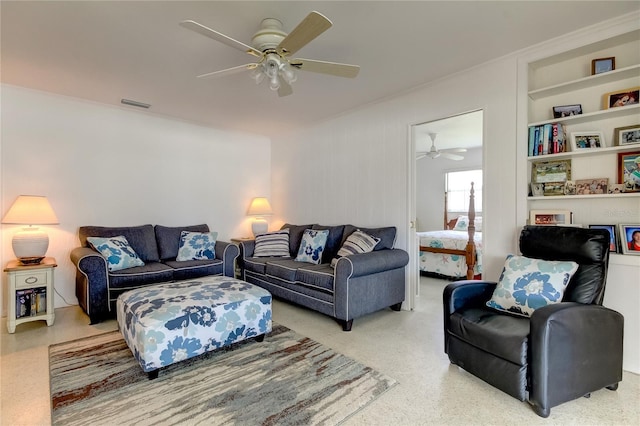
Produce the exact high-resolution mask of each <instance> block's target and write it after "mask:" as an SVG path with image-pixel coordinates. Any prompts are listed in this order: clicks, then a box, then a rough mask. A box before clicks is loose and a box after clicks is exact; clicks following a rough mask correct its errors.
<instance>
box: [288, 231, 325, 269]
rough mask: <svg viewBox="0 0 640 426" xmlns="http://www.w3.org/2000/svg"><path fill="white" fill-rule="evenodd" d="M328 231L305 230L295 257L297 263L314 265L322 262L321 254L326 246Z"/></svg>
mask: <svg viewBox="0 0 640 426" xmlns="http://www.w3.org/2000/svg"><path fill="white" fill-rule="evenodd" d="M328 237H329V230H328V229H325V230H322V231H320V230H316V229H305V230H304V234H302V241H301V242H300V248H299V249H298V255H297V256H296V259H295V260H296V261H297V262H308V263H315V264H316V265H317V264H319V263H320V262H321V261H322V252H323V251H324V246H325V245H326V244H327V238H328Z"/></svg>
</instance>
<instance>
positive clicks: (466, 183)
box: [445, 169, 482, 216]
mask: <svg viewBox="0 0 640 426" xmlns="http://www.w3.org/2000/svg"><path fill="white" fill-rule="evenodd" d="M471 182H473V189H474V195H475V197H474V201H475V208H476V215H478V216H481V214H482V169H476V170H463V171H458V172H445V186H446V188H445V190H446V191H447V212H452V213H465V214H466V213H467V212H468V211H469V191H470V190H471Z"/></svg>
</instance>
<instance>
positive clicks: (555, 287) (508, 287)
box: [487, 254, 578, 317]
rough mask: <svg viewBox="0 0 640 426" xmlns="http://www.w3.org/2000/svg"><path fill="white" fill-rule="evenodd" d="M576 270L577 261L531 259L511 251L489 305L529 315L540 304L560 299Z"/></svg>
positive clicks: (544, 304) (541, 305)
mask: <svg viewBox="0 0 640 426" xmlns="http://www.w3.org/2000/svg"><path fill="white" fill-rule="evenodd" d="M577 270H578V264H577V263H575V262H568V261H566V262H558V261H551V260H540V259H530V258H528V257H524V256H514V255H511V254H510V255H509V256H507V260H506V262H505V264H504V269H503V270H502V275H500V281H499V282H498V285H497V286H496V288H495V290H494V291H493V295H492V296H491V299H490V300H489V301H488V302H487V306H488V307H490V308H494V309H497V310H499V311H505V312H509V313H512V314H516V315H520V316H523V317H530V316H531V314H533V311H535V310H536V309H538V308H542V307H544V306H547V305H552V304H554V303H560V302H561V301H562V296H563V295H564V291H565V289H566V288H567V284H569V281H570V280H571V277H572V276H573V274H575V272H576V271H577Z"/></svg>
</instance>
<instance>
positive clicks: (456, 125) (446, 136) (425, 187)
mask: <svg viewBox="0 0 640 426" xmlns="http://www.w3.org/2000/svg"><path fill="white" fill-rule="evenodd" d="M483 121H484V117H483V111H482V110H477V111H471V112H467V113H462V114H459V115H455V116H451V117H446V118H442V119H438V120H434V121H429V122H422V123H417V124H414V125H412V126H411V131H410V135H411V142H410V148H411V149H410V150H409V154H410V156H411V158H410V159H409V167H408V170H409V176H408V179H409V200H408V204H409V207H408V210H409V212H410V213H409V214H410V231H409V236H408V241H410V246H411V251H410V262H409V268H410V271H409V274H408V275H409V281H410V296H411V297H410V298H409V304H410V308H411V309H413V308H414V307H415V304H416V300H417V299H416V298H417V296H419V294H420V293H419V291H420V285H419V284H420V276H421V274H420V268H421V266H420V252H419V240H418V236H417V232H420V231H436V230H444V229H445V224H444V223H445V218H447V212H446V211H445V187H446V175H447V173H449V172H455V171H464V170H474V169H481V170H483V134H484V133H483V127H484V126H483ZM482 173H483V174H484V170H483V172H482ZM480 192H481V191H480ZM477 195H480V194H477ZM476 199H477V200H478V199H479V200H478V201H480V202H479V203H478V204H479V205H480V208H481V206H482V198H481V196H480V197H478V198H476ZM449 210H450V209H449ZM449 214H450V215H451V214H454V213H451V211H450V212H449ZM478 216H480V217H481V216H482V212H481V210H480V211H479V212H478ZM477 231H481V229H478V230H477Z"/></svg>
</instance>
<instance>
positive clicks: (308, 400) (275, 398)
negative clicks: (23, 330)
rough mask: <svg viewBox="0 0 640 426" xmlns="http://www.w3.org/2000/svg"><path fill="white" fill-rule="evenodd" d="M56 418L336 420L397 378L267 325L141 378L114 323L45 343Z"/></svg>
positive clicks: (68, 421)
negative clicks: (264, 330) (253, 335)
mask: <svg viewBox="0 0 640 426" xmlns="http://www.w3.org/2000/svg"><path fill="white" fill-rule="evenodd" d="M49 369H50V375H51V380H50V383H51V404H52V421H53V424H58V425H63V424H64V425H86V424H91V425H102V424H109V425H114V424H118V425H121V426H122V425H129V424H136V425H171V424H198V423H202V424H208V425H214V424H215V425H218V424H242V425H276V424H277V425H300V424H339V423H341V422H342V421H343V420H345V419H347V418H348V417H349V416H351V415H352V414H354V413H355V412H357V411H359V410H360V409H362V408H364V407H366V406H367V405H368V404H370V403H371V402H372V401H373V400H375V399H376V398H377V397H378V396H380V395H381V394H382V393H384V392H385V391H387V390H388V389H390V388H392V387H393V386H395V385H396V382H395V380H393V379H391V378H389V377H386V376H384V375H383V374H381V373H379V372H377V371H375V370H372V369H371V368H369V367H366V366H364V365H362V364H359V363H358V362H356V361H354V360H352V359H350V358H348V357H346V356H344V355H341V354H339V353H337V352H335V351H334V350H332V349H330V348H327V347H324V346H322V345H321V344H319V343H318V342H315V341H314V340H311V339H309V338H307V337H304V336H301V335H299V334H297V333H295V332H293V331H291V330H289V329H288V328H286V327H284V326H280V325H276V324H274V330H273V332H272V333H271V334H270V335H268V336H267V338H266V339H265V340H264V342H261V343H258V342H256V341H254V340H253V339H250V340H247V341H244V342H240V343H237V344H234V345H232V346H231V347H230V348H224V349H221V350H219V351H215V352H210V353H208V354H204V355H202V356H200V357H197V358H194V359H191V360H187V361H183V362H181V363H178V364H174V365H171V366H169V367H167V368H165V369H162V370H161V371H160V375H159V377H158V378H157V379H155V380H151V381H150V380H148V378H147V375H146V374H145V373H143V372H142V369H141V368H140V366H139V364H138V363H137V362H136V361H135V359H134V358H133V355H132V354H131V351H130V350H129V348H128V347H127V345H126V343H125V342H124V340H123V339H122V336H121V335H120V333H119V332H109V333H105V334H101V335H98V336H94V337H89V338H84V339H79V340H74V341H71V342H66V343H61V344H57V345H52V346H50V347H49Z"/></svg>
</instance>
